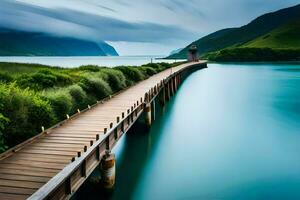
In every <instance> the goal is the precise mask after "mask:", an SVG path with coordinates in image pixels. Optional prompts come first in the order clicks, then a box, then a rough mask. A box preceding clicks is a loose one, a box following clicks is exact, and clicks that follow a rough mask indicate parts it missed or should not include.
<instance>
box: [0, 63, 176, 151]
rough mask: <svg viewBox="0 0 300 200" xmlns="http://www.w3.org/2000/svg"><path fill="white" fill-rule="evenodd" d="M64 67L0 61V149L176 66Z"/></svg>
mask: <svg viewBox="0 0 300 200" xmlns="http://www.w3.org/2000/svg"><path fill="white" fill-rule="evenodd" d="M178 64H180V63H176V64H167V63H157V64H156V63H155V64H154V63H152V64H151V63H149V64H146V65H143V66H139V67H132V66H120V67H115V68H106V67H98V66H91V65H89V66H81V67H79V68H72V69H65V68H59V67H49V66H44V65H36V64H17V63H0V152H3V151H5V150H6V149H8V148H10V147H12V146H15V145H17V144H19V143H21V142H23V141H24V140H26V139H28V138H30V137H32V136H34V135H36V134H38V133H39V132H41V127H42V126H44V127H45V128H47V127H50V126H52V125H54V124H55V123H57V122H59V121H61V120H63V119H65V118H66V114H69V115H72V114H74V113H75V112H76V111H77V109H80V110H82V109H84V108H86V107H87V106H88V105H92V104H94V103H96V101H97V100H101V99H103V98H105V97H107V96H109V95H111V94H113V93H116V92H118V91H120V90H122V89H124V88H126V87H129V86H131V85H133V84H135V83H137V82H139V81H142V80H144V79H146V78H148V77H150V76H152V75H154V74H156V73H159V72H161V71H163V70H165V69H167V68H170V67H172V66H175V65H178Z"/></svg>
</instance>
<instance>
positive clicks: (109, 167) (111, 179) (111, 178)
mask: <svg viewBox="0 0 300 200" xmlns="http://www.w3.org/2000/svg"><path fill="white" fill-rule="evenodd" d="M100 172H101V184H102V187H103V188H104V189H113V187H114V185H115V179H116V159H115V155H114V154H112V153H111V152H110V151H106V152H105V155H104V156H103V158H102V161H101V163H100Z"/></svg>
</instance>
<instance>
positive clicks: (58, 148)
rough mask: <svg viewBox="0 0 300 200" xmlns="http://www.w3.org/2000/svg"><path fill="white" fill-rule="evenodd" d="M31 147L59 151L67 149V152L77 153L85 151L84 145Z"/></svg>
mask: <svg viewBox="0 0 300 200" xmlns="http://www.w3.org/2000/svg"><path fill="white" fill-rule="evenodd" d="M30 149H33V150H59V151H65V152H72V153H73V154H76V153H77V152H78V151H83V149H84V147H80V148H70V147H69V148H68V147H30Z"/></svg>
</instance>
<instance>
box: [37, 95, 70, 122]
mask: <svg viewBox="0 0 300 200" xmlns="http://www.w3.org/2000/svg"><path fill="white" fill-rule="evenodd" d="M42 96H43V98H44V99H45V100H47V101H48V102H49V103H50V105H51V107H52V109H53V111H54V113H55V117H56V120H63V119H66V115H67V114H70V112H71V109H72V105H73V100H72V97H71V95H70V94H69V93H68V92H67V91H66V90H64V89H60V90H50V91H47V92H43V94H42Z"/></svg>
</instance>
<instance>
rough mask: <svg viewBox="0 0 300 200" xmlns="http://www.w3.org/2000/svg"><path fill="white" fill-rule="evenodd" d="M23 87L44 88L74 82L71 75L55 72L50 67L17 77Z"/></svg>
mask: <svg viewBox="0 0 300 200" xmlns="http://www.w3.org/2000/svg"><path fill="white" fill-rule="evenodd" d="M17 83H18V85H19V86H20V87H22V88H27V87H29V88H31V89H34V90H43V89H46V88H51V87H54V86H64V85H68V84H71V83H72V80H71V77H69V76H68V75H66V74H63V73H55V72H53V71H52V70H49V69H42V70H39V71H37V72H35V73H32V74H23V75H21V76H20V77H19V78H18V79H17Z"/></svg>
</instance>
